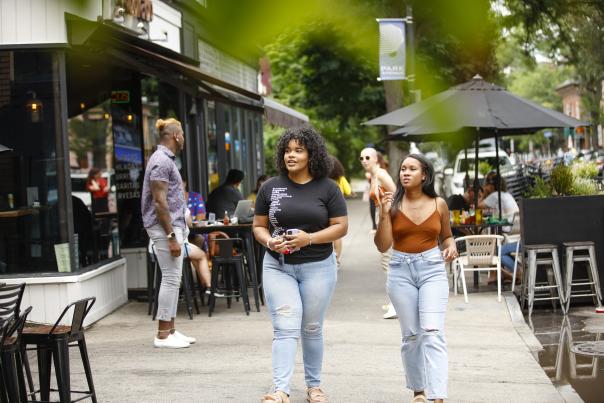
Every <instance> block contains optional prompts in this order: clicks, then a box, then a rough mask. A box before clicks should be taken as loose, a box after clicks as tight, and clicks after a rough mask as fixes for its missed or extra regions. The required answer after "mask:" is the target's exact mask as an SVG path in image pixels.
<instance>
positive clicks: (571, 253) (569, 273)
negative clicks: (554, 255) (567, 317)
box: [562, 241, 602, 312]
mask: <svg viewBox="0 0 604 403" xmlns="http://www.w3.org/2000/svg"><path fill="white" fill-rule="evenodd" d="M562 245H563V246H564V251H565V254H566V294H565V295H566V311H567V312H568V309H569V308H570V299H571V298H577V297H593V300H594V305H596V306H601V305H602V290H601V288H600V276H599V275H598V264H597V261H596V249H595V246H594V242H593V241H584V242H564V243H563V244H562ZM576 252H579V253H576ZM575 262H586V263H588V265H589V267H588V268H587V279H581V280H573V273H574V267H575ZM577 286H578V287H583V289H580V290H577V291H575V292H573V289H572V288H573V287H577ZM585 286H589V290H586V289H584V287H585Z"/></svg>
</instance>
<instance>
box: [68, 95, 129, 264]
mask: <svg viewBox="0 0 604 403" xmlns="http://www.w3.org/2000/svg"><path fill="white" fill-rule="evenodd" d="M105 93H106V91H105ZM82 99H84V98H82ZM86 99H89V98H88V97H86ZM80 109H82V113H79V114H77V115H75V116H72V117H70V118H69V120H68V125H67V127H68V136H69V166H70V170H71V196H72V199H71V200H72V208H73V217H74V220H73V225H74V233H75V234H76V235H77V237H76V242H75V245H76V246H77V249H78V260H79V265H80V266H89V265H91V264H94V263H97V262H99V261H101V260H105V259H108V258H110V257H113V256H116V255H117V254H118V253H119V252H118V251H119V246H118V244H119V230H118V221H117V204H116V186H115V178H116V176H115V170H114V161H113V151H114V147H113V129H112V128H113V124H112V116H111V100H110V99H107V100H105V101H103V102H101V103H99V104H97V105H93V106H91V107H87V106H86V103H85V101H84V100H82V102H80Z"/></svg>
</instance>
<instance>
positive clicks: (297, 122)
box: [264, 98, 309, 128]
mask: <svg viewBox="0 0 604 403" xmlns="http://www.w3.org/2000/svg"><path fill="white" fill-rule="evenodd" d="M264 117H265V118H266V121H267V122H268V123H270V124H273V125H276V126H280V127H284V128H289V127H297V126H301V125H303V124H306V123H308V120H309V119H308V116H306V115H305V114H303V113H301V112H298V111H297V110H295V109H292V108H290V107H288V106H285V105H283V104H281V103H279V102H277V101H275V100H274V99H271V98H264Z"/></svg>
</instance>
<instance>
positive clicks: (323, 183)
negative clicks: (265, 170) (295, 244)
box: [254, 175, 347, 264]
mask: <svg viewBox="0 0 604 403" xmlns="http://www.w3.org/2000/svg"><path fill="white" fill-rule="evenodd" d="M254 214H256V215H258V216H268V221H269V231H270V233H271V235H272V236H273V237H278V236H285V231H286V230H288V229H300V230H302V231H305V232H308V233H313V232H317V231H321V230H322V229H325V228H327V227H328V226H329V219H330V218H334V217H343V216H346V215H347V211H346V201H345V200H344V197H343V196H342V192H340V189H339V188H338V185H337V184H336V183H335V182H334V181H333V180H331V179H329V178H323V179H313V180H311V181H310V182H308V183H305V184H299V183H295V182H293V181H292V180H290V179H289V178H288V177H287V176H285V175H282V176H277V177H274V178H271V179H269V180H268V181H266V182H265V183H264V184H263V185H262V187H261V188H260V191H259V192H258V197H257V199H256V209H255V211H254ZM269 253H270V254H271V256H273V257H274V258H275V259H278V258H279V254H278V253H277V252H273V251H269ZM332 253H333V246H332V243H331V242H329V243H322V244H314V243H313V244H312V245H310V246H306V247H304V248H302V249H300V250H299V251H296V252H293V253H292V254H289V255H284V256H285V263H287V264H301V263H309V262H318V261H320V260H324V259H327V258H328V257H329V256H330V255H331V254H332Z"/></svg>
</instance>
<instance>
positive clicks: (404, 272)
mask: <svg viewBox="0 0 604 403" xmlns="http://www.w3.org/2000/svg"><path fill="white" fill-rule="evenodd" d="M387 289H388V296H389V297H390V301H392V304H393V305H394V309H395V310H396V314H397V315H398V318H399V323H400V325H401V333H402V337H403V343H402V347H401V355H402V358H403V365H404V367H405V374H406V380H407V388H409V389H411V390H413V391H416V392H419V391H424V392H425V394H426V397H427V398H428V399H430V400H433V399H445V398H446V397H447V372H448V360H447V343H446V341H445V313H446V310H447V301H448V299H449V282H448V279H447V273H446V270H445V264H444V261H443V258H442V255H441V251H440V249H439V248H438V247H435V248H433V249H430V250H427V251H425V252H422V253H403V252H399V251H396V250H393V251H392V258H391V260H390V270H389V272H388V281H387Z"/></svg>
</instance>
